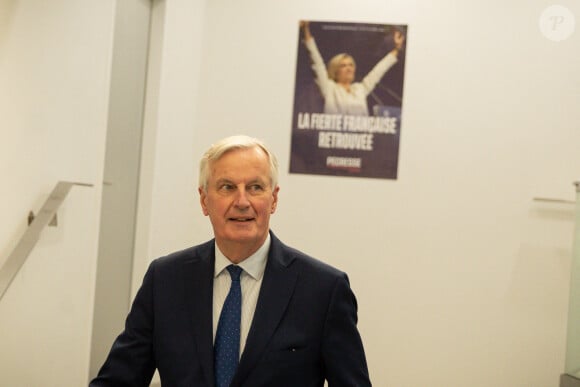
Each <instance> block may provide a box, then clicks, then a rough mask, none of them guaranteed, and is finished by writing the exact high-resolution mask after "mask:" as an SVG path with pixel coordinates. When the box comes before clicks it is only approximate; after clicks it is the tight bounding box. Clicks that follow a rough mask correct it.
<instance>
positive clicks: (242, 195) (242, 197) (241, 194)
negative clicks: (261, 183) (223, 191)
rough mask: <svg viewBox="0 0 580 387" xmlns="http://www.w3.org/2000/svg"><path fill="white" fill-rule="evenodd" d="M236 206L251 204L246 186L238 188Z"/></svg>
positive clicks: (242, 206) (243, 206)
mask: <svg viewBox="0 0 580 387" xmlns="http://www.w3.org/2000/svg"><path fill="white" fill-rule="evenodd" d="M235 204H236V206H238V207H241V208H246V207H249V206H250V201H249V200H248V191H246V189H245V188H243V187H242V188H240V189H238V195H237V197H236V203H235Z"/></svg>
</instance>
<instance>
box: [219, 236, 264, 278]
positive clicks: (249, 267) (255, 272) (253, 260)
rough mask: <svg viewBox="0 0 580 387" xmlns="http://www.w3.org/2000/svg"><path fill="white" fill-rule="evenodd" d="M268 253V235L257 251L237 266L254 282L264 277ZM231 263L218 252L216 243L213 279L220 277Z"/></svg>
mask: <svg viewBox="0 0 580 387" xmlns="http://www.w3.org/2000/svg"><path fill="white" fill-rule="evenodd" d="M268 251H270V233H268V236H267V237H266V240H265V241H264V243H263V244H262V246H260V248H259V249H258V250H256V252H255V253H254V254H252V255H250V256H249V257H248V258H246V259H244V260H243V261H242V262H240V263H239V264H238V266H239V267H241V268H242V269H244V271H245V272H246V273H247V274H249V275H250V276H251V277H252V278H254V279H255V280H259V279H260V278H262V276H263V275H264V270H265V269H266V261H267V260H268ZM231 264H232V262H231V261H230V260H229V259H227V257H226V256H225V255H224V254H223V253H222V252H221V251H220V249H219V247H218V245H217V243H215V267H214V273H213V276H214V278H215V277H217V276H218V275H220V273H221V272H222V271H224V269H225V268H226V267H227V266H229V265H231Z"/></svg>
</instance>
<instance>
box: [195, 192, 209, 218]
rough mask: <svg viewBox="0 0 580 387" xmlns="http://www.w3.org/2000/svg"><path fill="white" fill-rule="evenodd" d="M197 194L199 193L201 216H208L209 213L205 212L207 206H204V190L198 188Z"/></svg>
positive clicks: (205, 196) (205, 194)
mask: <svg viewBox="0 0 580 387" xmlns="http://www.w3.org/2000/svg"><path fill="white" fill-rule="evenodd" d="M197 192H199V204H200V205H201V212H203V214H204V215H205V216H208V215H209V212H207V205H206V200H207V193H206V192H205V191H204V189H203V188H202V187H199V188H198V189H197Z"/></svg>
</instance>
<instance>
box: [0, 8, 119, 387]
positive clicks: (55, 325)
mask: <svg viewBox="0 0 580 387" xmlns="http://www.w3.org/2000/svg"><path fill="white" fill-rule="evenodd" d="M113 11H114V1H113V0H108V1H107V0H106V1H97V2H95V1H85V0H80V1H79V0H55V1H49V2H46V1H34V0H18V1H16V0H3V1H2V2H0V133H1V135H2V140H1V141H0V176H1V179H2V181H1V183H0V187H1V188H0V192H1V197H2V200H1V202H0V210H1V213H2V222H0V263H2V262H4V261H5V260H6V259H7V257H8V255H9V254H10V252H11V251H12V249H13V248H14V247H15V245H16V243H17V241H18V240H19V238H20V237H21V235H22V234H23V233H24V231H25V229H26V216H27V214H28V211H29V210H33V211H34V212H38V210H39V209H40V207H41V205H42V203H43V202H44V200H45V199H46V198H47V197H48V194H49V193H50V192H51V191H52V189H53V187H54V186H55V184H56V182H57V181H58V180H68V181H80V182H85V183H90V184H94V185H95V186H94V187H93V188H85V187H73V188H72V190H71V192H70V193H69V196H68V198H67V199H66V201H65V203H64V205H63V206H62V207H61V210H59V213H58V222H59V225H58V227H57V228H48V229H46V230H45V231H44V232H43V234H42V236H41V239H40V241H39V242H38V245H37V247H36V248H35V250H34V251H33V252H32V254H31V255H30V257H29V259H28V261H27V262H26V264H25V265H24V266H23V268H22V269H21V271H20V272H19V274H18V276H17V277H16V279H15V281H14V282H13V283H12V286H11V287H10V288H9V289H8V291H7V293H6V294H5V296H4V298H3V299H2V300H1V301H0V343H2V344H1V345H0V375H1V376H0V384H2V385H6V386H8V385H9V386H15V387H18V386H79V385H83V384H85V383H86V380H87V377H88V358H89V344H90V330H91V319H92V300H93V287H94V269H95V261H96V250H97V231H98V221H99V219H98V218H99V210H100V196H101V179H102V173H103V158H104V143H105V131H106V125H107V104H108V91H109V67H110V59H111V50H112V34H113V16H114V15H113Z"/></svg>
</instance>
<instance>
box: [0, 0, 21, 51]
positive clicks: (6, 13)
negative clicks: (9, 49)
mask: <svg viewBox="0 0 580 387" xmlns="http://www.w3.org/2000/svg"><path fill="white" fill-rule="evenodd" d="M16 4H17V0H2V1H0V47H2V46H3V45H4V39H5V38H6V36H7V35H8V31H9V30H10V21H11V20H12V15H13V14H14V10H15V9H16Z"/></svg>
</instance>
